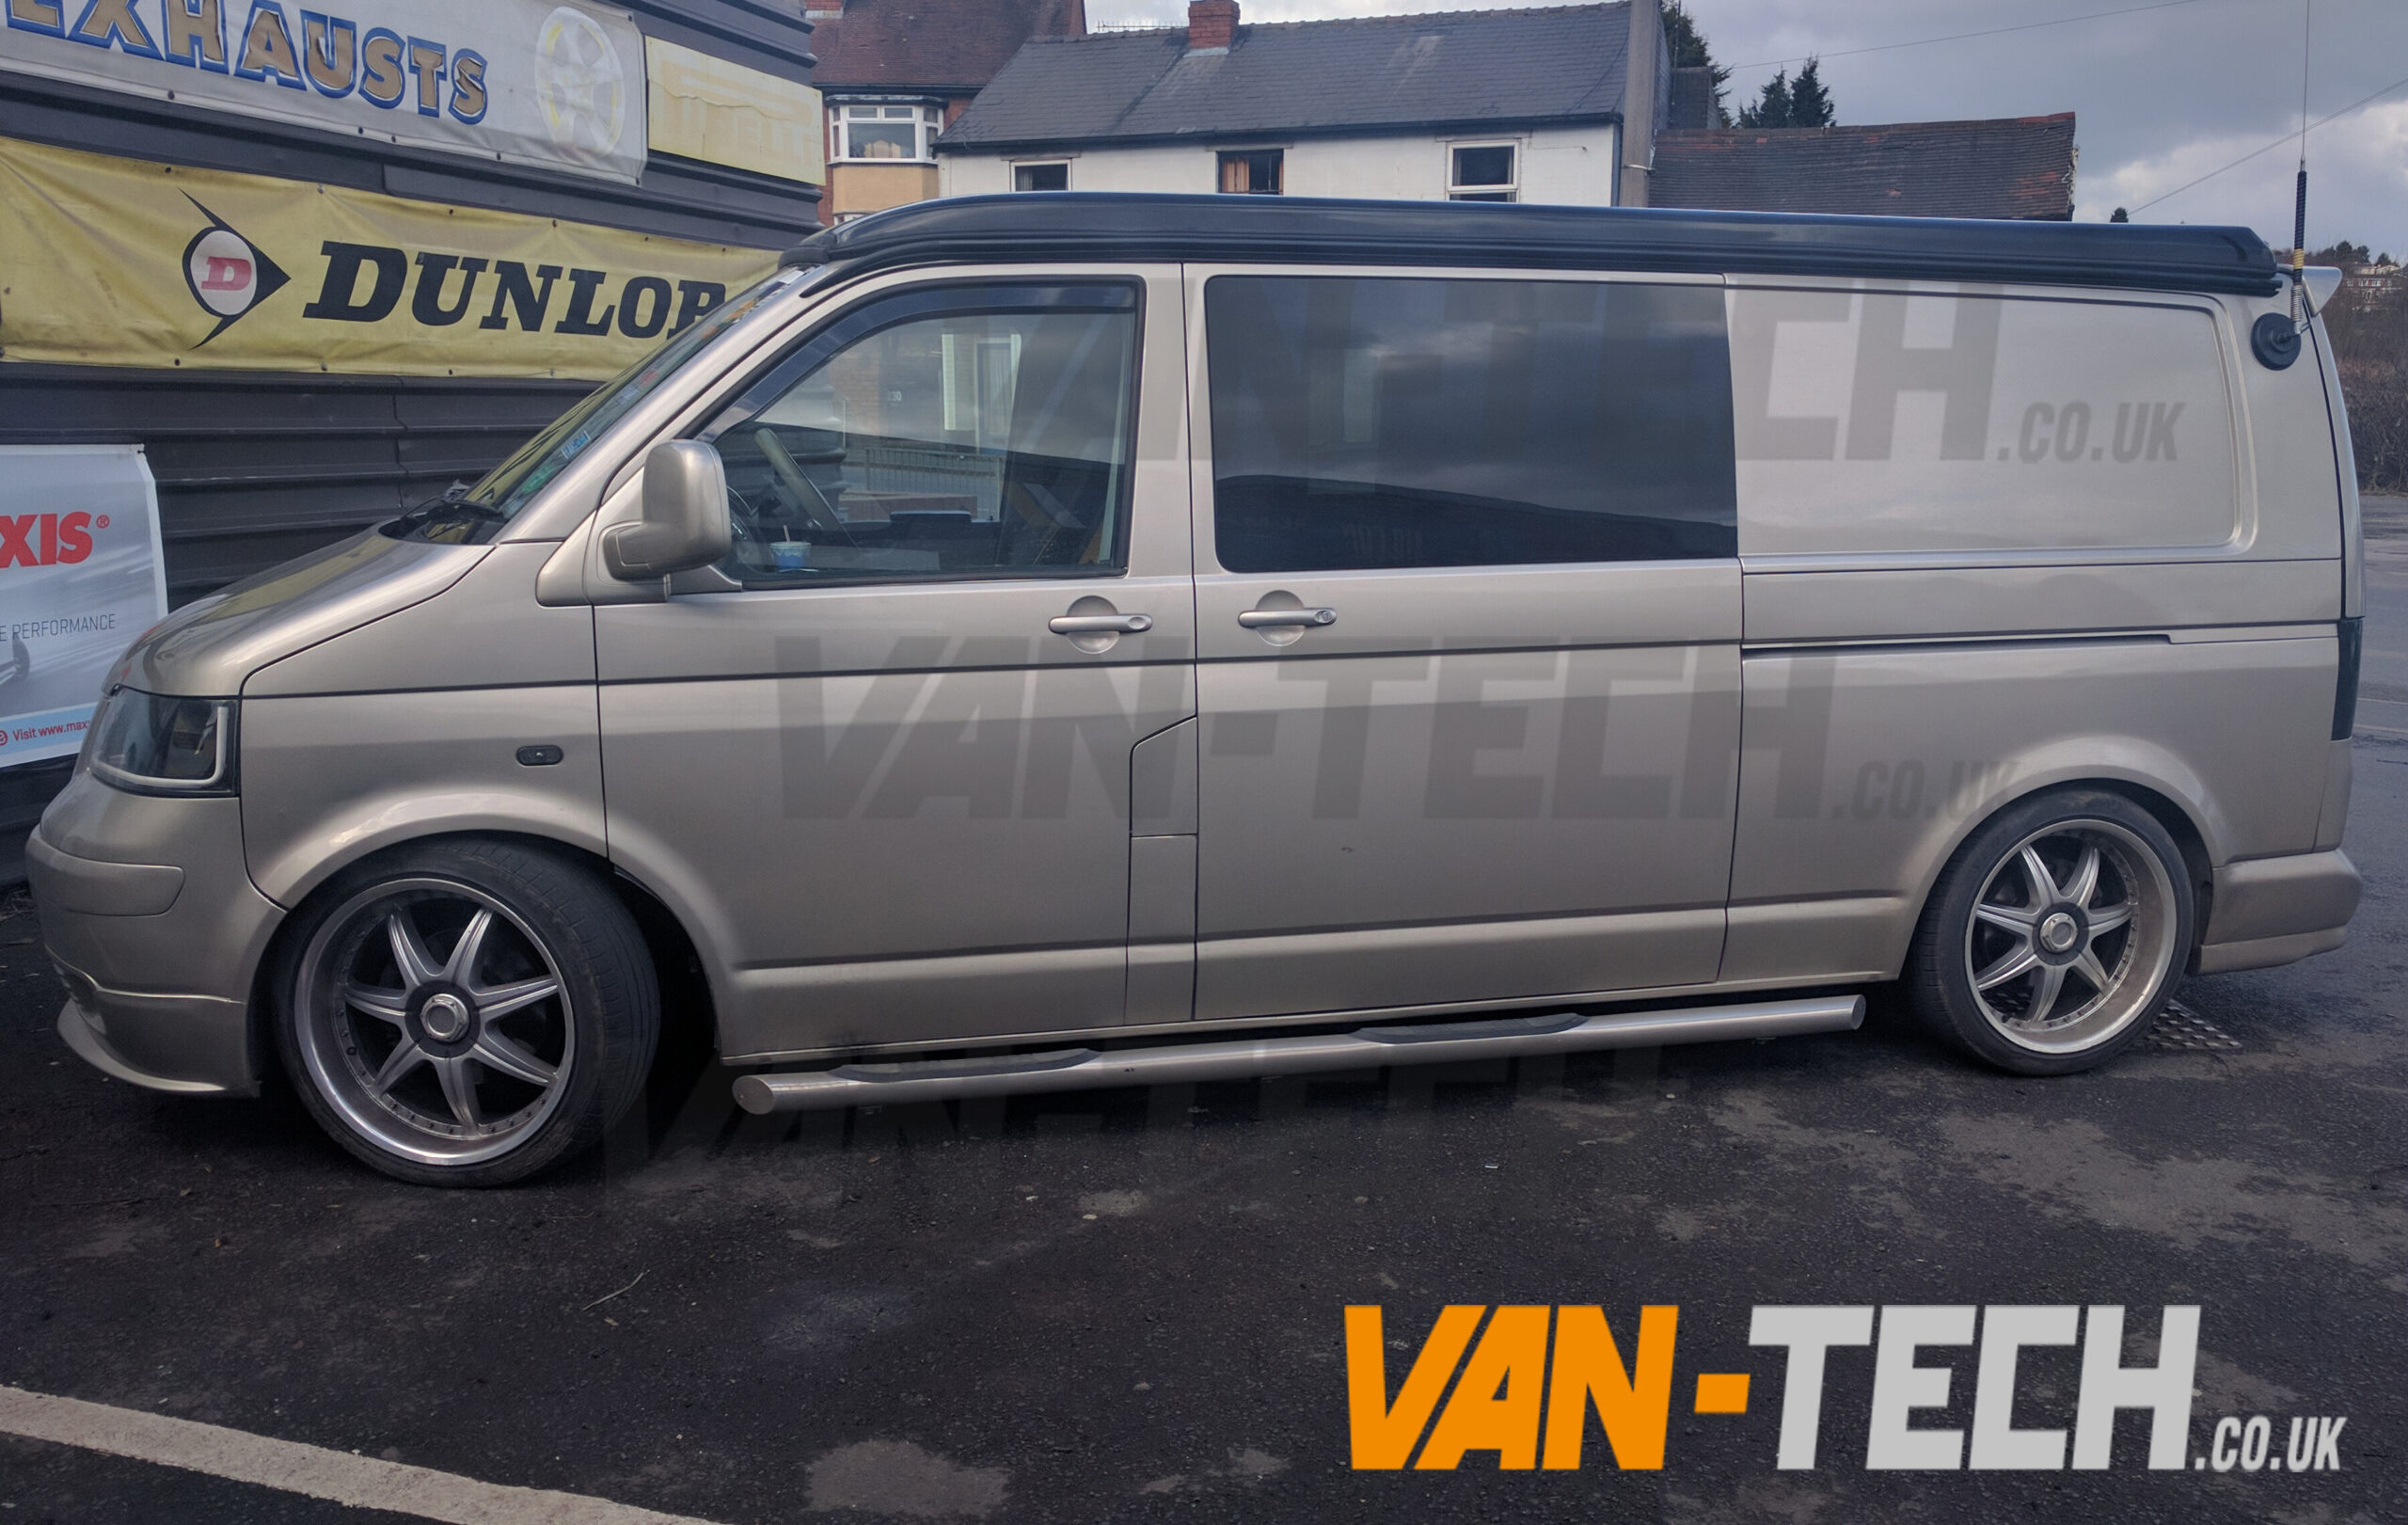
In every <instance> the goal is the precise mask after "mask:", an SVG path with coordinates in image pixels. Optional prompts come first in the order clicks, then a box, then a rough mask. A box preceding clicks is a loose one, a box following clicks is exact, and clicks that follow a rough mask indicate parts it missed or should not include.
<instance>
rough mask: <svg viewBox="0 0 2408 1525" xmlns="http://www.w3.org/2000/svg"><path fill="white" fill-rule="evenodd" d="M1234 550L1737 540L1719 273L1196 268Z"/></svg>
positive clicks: (1335, 559) (1410, 553) (1379, 563)
mask: <svg viewBox="0 0 2408 1525" xmlns="http://www.w3.org/2000/svg"><path fill="white" fill-rule="evenodd" d="M1204 310H1205V325H1206V339H1207V344H1208V346H1209V351H1210V357H1211V363H1212V481H1213V530H1214V536H1215V543H1216V546H1217V549H1218V552H1219V557H1220V563H1221V564H1222V566H1224V567H1226V568H1228V570H1230V571H1232V572H1291V571H1326V570H1336V569H1339V568H1344V567H1403V566H1491V565H1504V564H1515V563H1537V562H1609V561H1646V560H1661V559H1667V558H1673V557H1697V556H1730V555H1734V554H1735V553H1736V548H1735V531H1734V528H1733V526H1734V521H1735V510H1734V487H1733V468H1732V454H1731V376H1730V357H1729V351H1728V347H1727V345H1726V342H1725V340H1724V335H1723V318H1722V293H1721V292H1720V291H1719V289H1717V288H1714V287H1707V286H1637V285H1618V284H1606V283H1601V282H1574V281H1513V280H1414V279H1386V278H1369V279H1366V278H1351V277H1298V278H1289V277H1252V276H1246V277H1229V276H1224V277H1219V278H1214V279H1213V280H1212V281H1210V282H1209V283H1207V285H1206V287H1205V293H1204Z"/></svg>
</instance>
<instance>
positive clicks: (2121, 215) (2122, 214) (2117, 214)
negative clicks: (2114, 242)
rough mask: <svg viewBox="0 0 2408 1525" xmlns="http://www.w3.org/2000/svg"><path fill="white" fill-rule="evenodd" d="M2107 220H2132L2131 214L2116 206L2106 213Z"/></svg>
mask: <svg viewBox="0 0 2408 1525" xmlns="http://www.w3.org/2000/svg"><path fill="white" fill-rule="evenodd" d="M2107 220H2108V221H2109V222H2130V221H2131V220H2132V214H2131V213H2129V212H2127V211H2125V210H2124V209H2123V208H2122V207H2117V208H2116V209H2115V211H2113V212H2110V213H2109V214H2107Z"/></svg>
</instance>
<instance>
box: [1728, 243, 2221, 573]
mask: <svg viewBox="0 0 2408 1525" xmlns="http://www.w3.org/2000/svg"><path fill="white" fill-rule="evenodd" d="M1731 312H1732V318H1731V323H1732V330H1731V351H1732V369H1733V372H1734V375H1733V378H1732V379H1733V383H1734V395H1735V399H1736V411H1737V423H1736V428H1737V437H1738V446H1739V511H1740V530H1739V534H1740V544H1741V548H1743V549H1744V550H1746V552H1747V553H1748V554H1749V555H1751V556H1758V555H1880V554H1887V553H1894V552H1921V553H1925V554H1947V553H1957V552H1962V553H1974V554H1978V553H1988V552H1998V551H2009V552H2012V551H2024V550H2055V551H2071V550H2084V549H2111V548H2186V547H2213V546H2220V545H2223V544H2226V542H2228V541H2229V540H2230V539H2231V538H2232V536H2233V533H2234V532H2235V530H2236V528H2237V527H2238V522H2239V520H2238V500H2237V492H2236V485H2237V481H2238V476H2237V471H2236V468H2235V464H2234V457H2235V451H2234V441H2233V411H2232V401H2231V394H2230V392H2229V389H2228V388H2227V385H2226V373H2225V367H2224V356H2223V350H2222V347H2221V345H2220V343H2219V342H2218V338H2217V326H2216V321H2215V319H2214V318H2213V317H2211V316H2210V314H2209V313H2208V312H2206V311H2203V310H2199V309H2197V308H2191V307H2183V306H2177V305H2173V304H2155V303H2146V304H2145V303H2138V302H2098V301H2087V300H2080V299H2043V298H2027V297H2002V296H2000V295H1997V294H1994V293H1992V292H1989V291H1985V290H1981V289H1978V288H1970V287H1969V288H1960V289H1959V290H1957V291H1956V292H1950V291H1948V290H1946V289H1937V290H1931V291H1918V292H1914V293H1899V292H1848V291H1836V290H1830V289H1825V290H1819V291H1783V290H1773V289H1745V290H1740V291H1735V292H1734V293H1733V294H1732V297H1731Z"/></svg>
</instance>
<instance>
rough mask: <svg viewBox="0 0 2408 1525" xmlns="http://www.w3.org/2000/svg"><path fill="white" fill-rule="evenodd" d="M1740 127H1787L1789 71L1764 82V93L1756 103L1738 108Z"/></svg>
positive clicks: (1783, 71) (1784, 71) (1781, 72)
mask: <svg viewBox="0 0 2408 1525" xmlns="http://www.w3.org/2000/svg"><path fill="white" fill-rule="evenodd" d="M1739 125H1740V126H1742V127H1786V126H1788V125H1789V71H1788V70H1786V69H1784V70H1782V71H1780V72H1779V73H1777V74H1775V75H1773V77H1772V78H1770V79H1768V80H1766V81H1765V88H1764V93H1763V94H1762V95H1760V96H1758V97H1757V98H1756V103H1755V104H1754V105H1751V106H1741V107H1740V108H1739Z"/></svg>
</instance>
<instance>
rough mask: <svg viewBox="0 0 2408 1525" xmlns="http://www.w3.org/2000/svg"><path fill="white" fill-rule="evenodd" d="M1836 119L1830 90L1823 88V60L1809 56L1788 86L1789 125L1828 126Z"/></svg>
mask: <svg viewBox="0 0 2408 1525" xmlns="http://www.w3.org/2000/svg"><path fill="white" fill-rule="evenodd" d="M1836 120H1838V114H1837V113H1836V112H1834V111H1832V109H1831V92H1830V91H1829V90H1827V89H1825V88H1823V62H1822V60H1821V59H1819V58H1809V59H1807V60H1806V67H1805V68H1803V69H1801V70H1799V71H1798V78H1797V80H1796V81H1795V82H1794V83H1793V84H1792V85H1791V86H1790V87H1789V125H1790V126H1792V127H1829V126H1830V125H1831V123H1832V122H1834V121H1836Z"/></svg>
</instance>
